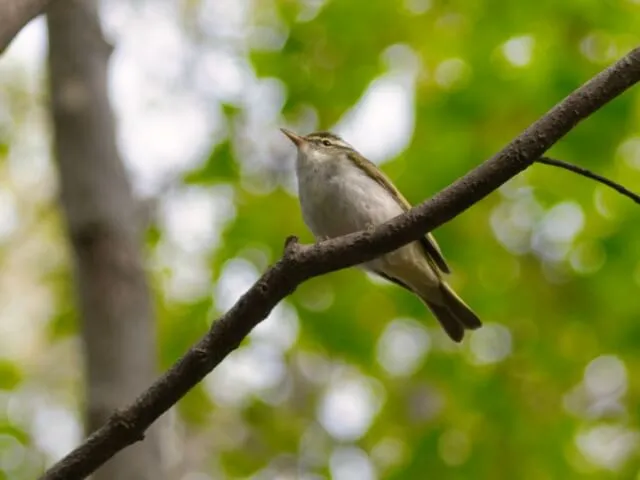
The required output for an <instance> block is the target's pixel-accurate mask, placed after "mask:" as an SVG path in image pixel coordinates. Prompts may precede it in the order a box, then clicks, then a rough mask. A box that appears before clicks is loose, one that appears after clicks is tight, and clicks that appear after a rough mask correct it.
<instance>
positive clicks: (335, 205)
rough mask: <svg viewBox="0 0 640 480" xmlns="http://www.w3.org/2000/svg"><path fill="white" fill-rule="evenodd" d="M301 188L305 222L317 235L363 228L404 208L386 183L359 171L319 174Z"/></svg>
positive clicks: (344, 232) (331, 235) (382, 221)
mask: <svg viewBox="0 0 640 480" xmlns="http://www.w3.org/2000/svg"><path fill="white" fill-rule="evenodd" d="M318 177H320V178H318ZM323 177H324V178H323ZM319 182H321V183H319ZM300 191H301V192H304V194H302V193H301V196H300V203H301V205H302V213H303V217H304V220H305V223H307V225H308V226H309V228H310V229H311V231H312V232H313V234H314V235H315V236H316V237H321V238H322V237H330V238H331V237H339V236H341V235H346V234H348V233H353V232H357V231H359V230H364V229H366V228H368V227H370V226H371V225H377V224H380V223H384V222H386V221H387V220H390V219H391V218H393V217H396V216H398V215H400V214H401V213H402V212H403V210H402V207H401V206H400V205H399V204H398V203H397V202H396V200H395V199H394V198H393V197H392V196H391V195H390V194H389V193H388V192H387V191H386V190H385V189H384V187H382V186H381V185H379V184H378V183H377V182H376V181H375V180H372V179H370V178H369V177H367V176H366V175H364V174H362V173H360V172H359V171H355V172H353V173H346V174H345V173H344V172H343V173H342V175H326V176H324V175H322V174H320V175H317V176H315V178H313V179H312V181H311V182H309V184H307V185H305V186H301V189H300Z"/></svg>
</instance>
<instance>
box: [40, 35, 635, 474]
mask: <svg viewBox="0 0 640 480" xmlns="http://www.w3.org/2000/svg"><path fill="white" fill-rule="evenodd" d="M638 81H640V48H636V49H635V50H633V51H631V52H630V53H629V54H627V55H626V56H625V57H623V58H622V59H621V60H619V61H618V62H617V63H616V64H614V65H613V66H611V67H610V68H608V69H607V70H605V71H603V72H602V73H600V74H599V75H597V76H596V77H594V78H593V79H592V80H590V81H589V82H587V83H586V84H585V85H583V86H582V87H580V88H579V89H578V90H576V91H575V92H573V93H572V94H571V95H569V96H568V97H567V98H566V99H564V100H563V101H562V102H561V103H559V104H558V105H556V106H555V107H554V108H553V109H552V110H551V111H549V112H548V113H547V114H546V115H544V117H542V118H541V119H540V120H538V121H537V122H536V123H534V124H533V125H532V126H531V127H529V128H528V129H527V130H525V132H524V133H522V134H521V135H520V136H519V137H517V138H516V139H515V140H513V141H512V142H511V143H510V144H509V145H507V147H505V148H504V149H503V150H502V151H501V152H500V153H498V154H497V155H496V156H494V157H493V158H491V159H490V160H487V161H486V162H484V163H483V164H481V165H480V166H478V167H477V168H475V169H474V170H472V171H471V172H469V173H468V174H467V175H465V176H464V177H462V178H460V179H459V180H457V181H456V182H454V183H453V184H452V185H451V186H449V187H447V188H445V189H444V190H442V191H441V192H440V193H438V194H437V195H435V196H434V197H433V198H431V199H430V200H428V201H426V202H424V203H422V204H420V205H419V206H417V207H415V208H413V209H411V210H410V211H409V212H407V213H406V214H404V215H400V216H398V217H396V218H394V219H393V220H391V221H389V222H387V223H385V224H384V225H381V226H379V227H377V228H375V229H373V230H371V231H364V232H359V233H354V234H351V235H346V236H344V237H340V238H335V239H333V240H328V241H326V242H322V243H319V244H314V245H300V244H298V243H297V242H296V241H295V239H289V240H288V241H287V247H286V249H285V253H284V255H283V257H282V259H280V260H279V261H278V262H277V263H276V264H275V265H273V266H272V267H271V268H269V269H268V270H267V271H266V272H265V273H264V274H263V275H262V277H261V278H260V279H259V280H258V281H257V282H256V283H255V284H254V285H253V286H252V287H251V288H250V289H249V290H248V291H247V292H246V293H245V294H244V295H243V296H242V297H241V298H240V300H238V302H237V303H236V304H235V305H234V306H233V307H232V308H231V309H230V310H229V311H228V312H227V313H226V314H224V315H223V316H222V317H220V318H219V319H218V320H217V321H216V322H214V323H213V325H212V326H211V329H210V330H209V332H208V333H207V334H206V335H205V336H204V337H203V338H202V339H201V340H200V341H199V342H198V343H197V344H196V345H195V346H194V347H192V348H191V349H190V350H189V351H188V352H187V353H186V355H184V356H183V357H182V358H181V359H180V360H179V361H178V362H177V363H176V364H175V365H174V366H173V367H171V368H170V369H169V370H168V371H167V372H166V373H165V374H164V375H162V376H161V377H160V378H159V379H158V380H157V381H156V382H155V383H154V384H153V385H152V386H151V387H150V388H149V389H148V390H147V391H145V392H144V393H142V395H140V396H139V397H138V399H137V400H136V401H135V402H134V403H133V404H132V405H130V406H129V407H127V408H126V409H125V410H123V411H120V412H117V413H115V414H114V415H113V416H112V417H111V418H110V419H109V421H108V422H107V423H106V424H105V425H104V426H103V427H101V428H100V429H99V430H97V431H96V432H94V433H93V434H91V435H90V436H89V438H87V440H86V441H85V442H84V443H83V444H82V445H80V446H79V447H78V448H76V449H75V450H74V451H72V452H71V453H70V454H69V455H67V456H66V457H65V458H63V459H62V460H61V461H60V462H58V463H57V464H56V465H54V466H53V467H51V469H50V470H49V471H47V472H46V473H45V474H44V476H43V477H42V479H43V480H54V479H57V480H62V479H65V480H70V479H80V478H84V477H85V476H87V475H89V474H90V473H91V472H93V471H94V470H95V469H96V468H98V467H99V466H100V465H101V464H102V463H104V462H105V461H106V460H107V459H109V458H110V457H112V456H113V455H115V454H116V453H117V452H118V451H120V450H122V449H123V448H125V447H126V446H127V445H130V444H132V443H134V442H136V441H138V440H140V439H141V438H142V436H143V434H144V431H145V430H146V429H147V428H148V427H149V425H151V424H152V423H153V422H154V421H155V420H156V419H157V418H158V417H159V416H160V415H162V414H163V413H165V412H166V411H167V410H168V409H169V408H171V407H172V406H173V405H174V404H175V403H176V402H177V401H178V400H179V399H180V398H182V397H183V396H184V395H185V394H186V393H187V392H188V391H189V390H190V389H191V388H193V386H195V385H196V384H197V383H198V382H200V381H201V380H202V379H203V378H204V377H205V376H206V375H207V374H208V373H209V372H211V370H213V369H214V368H215V367H216V365H218V364H219V363H220V362H221V361H222V360H223V359H224V358H225V357H226V356H227V355H228V354H229V353H230V352H231V351H233V350H234V349H235V348H237V347H238V345H239V344H240V342H241V341H242V340H243V339H244V338H245V337H246V335H247V334H248V333H249V332H250V331H251V329H253V328H254V327H255V326H256V325H257V324H258V323H260V322H261V321H262V320H263V319H264V318H265V317H266V316H267V315H268V314H269V312H270V311H271V310H272V309H273V308H274V307H275V306H276V305H277V304H278V302H280V300H282V299H283V298H284V297H286V296H287V295H289V294H290V293H291V292H293V291H294V290H295V288H296V287H297V286H298V285H300V283H302V282H303V281H305V280H307V279H309V278H311V277H316V276H318V275H322V274H324V273H328V272H331V271H334V270H338V269H341V268H346V267H349V266H352V265H356V264H359V263H362V262H365V261H367V260H371V259H373V258H375V257H377V256H379V255H381V254H383V253H387V252H390V251H392V250H395V249H397V248H399V247H401V246H402V245H405V244H407V243H409V242H411V241H413V240H416V239H418V238H419V237H421V236H422V235H424V233H425V232H428V231H431V230H433V229H435V228H437V227H439V226H440V225H442V224H443V223H445V222H447V221H449V220H451V219H452V218H454V217H455V216H456V215H459V214H460V213H462V212H463V211H465V210H466V209H467V208H469V207H470V206H472V205H473V204H474V203H476V202H478V201H480V200H482V199H483V198H484V197H486V196H487V195H488V194H489V193H491V192H493V191H494V190H496V189H497V188H498V187H500V186H501V185H502V184H504V183H505V182H506V181H508V180H509V179H511V178H512V177H514V176H515V175H517V174H518V173H520V172H521V171H523V170H524V169H526V168H527V167H528V166H530V165H531V164H532V163H533V162H534V161H535V160H536V159H537V158H539V157H540V156H541V155H542V154H543V153H544V152H545V151H546V150H547V149H549V148H550V147H551V146H552V145H553V144H554V143H556V142H557V141H558V140H559V139H561V138H562V137H563V136H564V135H566V134H567V133H568V132H569V131H570V130H571V129H572V128H573V127H574V126H575V125H576V124H577V123H578V122H580V121H581V120H583V119H585V118H586V117H588V116H589V115H591V114H592V113H593V112H595V111H596V110H597V109H599V108H600V107H602V106H603V105H605V104H606V103H607V102H609V101H611V100H612V99H614V98H615V97H617V96H618V95H620V94H621V93H622V92H624V91H625V90H626V89H628V88H629V87H631V86H632V85H633V84H635V83H636V82H638Z"/></svg>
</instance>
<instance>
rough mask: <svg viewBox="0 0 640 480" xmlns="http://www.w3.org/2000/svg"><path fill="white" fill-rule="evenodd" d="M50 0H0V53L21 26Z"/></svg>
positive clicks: (38, 12)
mask: <svg viewBox="0 0 640 480" xmlns="http://www.w3.org/2000/svg"><path fill="white" fill-rule="evenodd" d="M50 1H51V0H0V54H2V53H3V52H4V51H5V50H6V49H7V47H8V46H9V44H10V43H11V40H13V38H14V37H15V36H16V35H17V34H18V32H19V31H20V30H22V27H24V26H25V25H26V24H27V23H29V22H30V21H31V20H33V19H34V18H35V17H37V16H38V15H39V14H40V13H41V12H42V11H43V10H44V9H45V8H46V6H47V5H48V4H49V2H50Z"/></svg>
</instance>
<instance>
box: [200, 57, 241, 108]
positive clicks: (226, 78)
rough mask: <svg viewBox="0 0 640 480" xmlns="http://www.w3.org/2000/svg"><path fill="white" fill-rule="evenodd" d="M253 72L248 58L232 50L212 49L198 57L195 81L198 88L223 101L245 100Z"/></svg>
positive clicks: (237, 101) (236, 101) (238, 101)
mask: <svg viewBox="0 0 640 480" xmlns="http://www.w3.org/2000/svg"><path fill="white" fill-rule="evenodd" d="M252 75H253V72H252V71H251V67H250V66H249V64H248V63H247V61H246V59H244V58H242V57H240V56H238V55H234V54H233V53H232V52H229V51H223V50H212V51H208V52H205V53H203V54H202V55H201V57H200V58H199V59H198V63H197V65H196V72H195V81H196V85H197V86H198V88H199V89H200V90H202V91H204V92H207V93H208V94H209V95H211V96H212V97H215V98H218V99H219V100H221V101H225V102H231V103H240V102H242V101H243V100H244V96H245V95H246V93H247V88H248V87H249V80H250V79H251V77H252Z"/></svg>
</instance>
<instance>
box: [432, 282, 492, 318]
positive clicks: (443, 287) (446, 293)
mask: <svg viewBox="0 0 640 480" xmlns="http://www.w3.org/2000/svg"><path fill="white" fill-rule="evenodd" d="M440 291H441V292H442V297H443V299H444V305H445V306H446V307H447V308H448V309H449V310H450V311H451V312H452V313H453V315H454V316H455V317H456V318H457V319H458V320H460V322H461V323H462V324H463V325H464V326H465V328H467V329H469V330H475V329H476V328H480V327H481V326H482V322H481V321H480V319H479V318H478V316H477V315H476V314H475V313H474V312H473V310H471V308H469V306H468V305H467V304H466V303H464V301H463V300H462V299H461V298H460V297H459V296H458V295H456V292H454V291H453V290H452V289H451V287H450V286H449V285H447V284H446V283H444V282H442V283H441V284H440Z"/></svg>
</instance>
